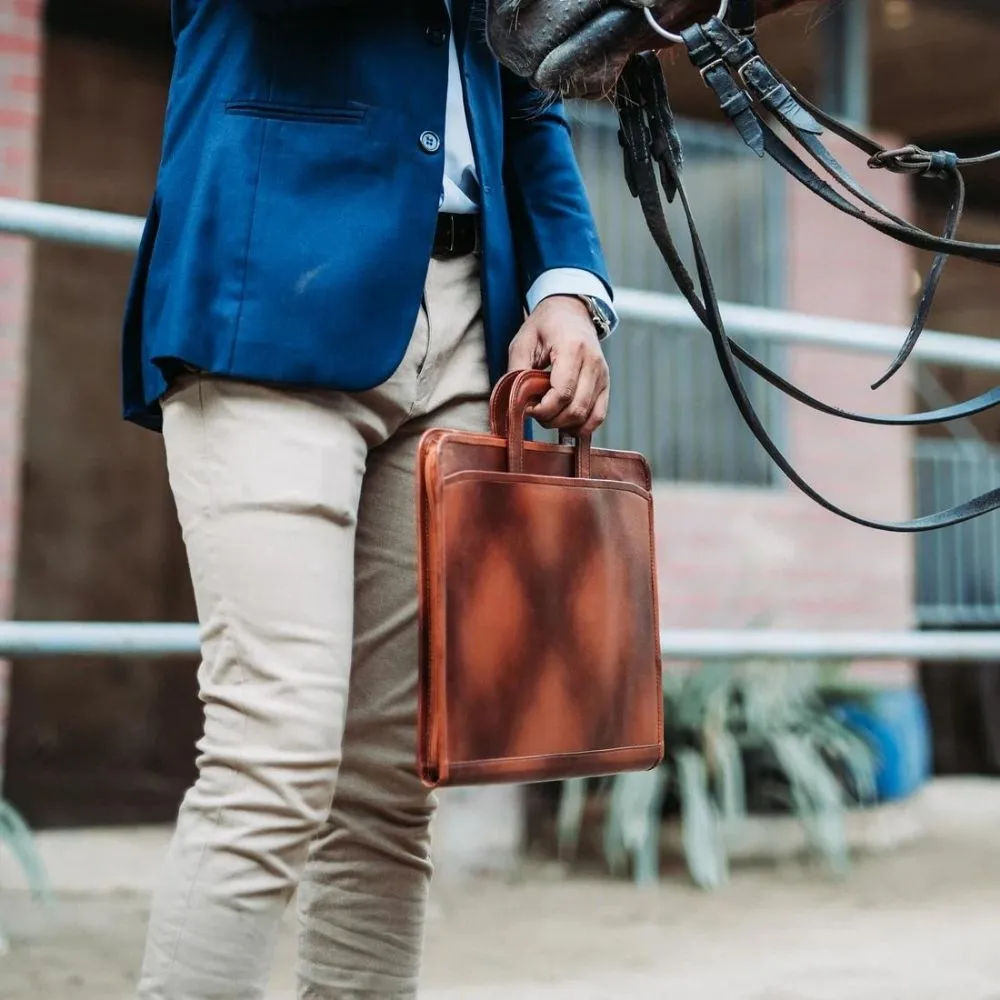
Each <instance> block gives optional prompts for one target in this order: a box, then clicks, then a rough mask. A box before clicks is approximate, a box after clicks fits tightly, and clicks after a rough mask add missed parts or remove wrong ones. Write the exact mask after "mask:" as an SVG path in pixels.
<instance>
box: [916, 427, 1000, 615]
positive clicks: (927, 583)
mask: <svg viewBox="0 0 1000 1000" xmlns="http://www.w3.org/2000/svg"><path fill="white" fill-rule="evenodd" d="M914 455H915V467H914V475H915V480H916V482H915V489H916V504H917V510H919V511H928V510H937V509H940V508H942V507H948V506H951V505H952V504H956V503H960V502H962V501H963V500H968V499H969V498H970V497H973V496H975V495H976V494H978V493H982V492H984V491H985V490H989V489H995V488H997V487H1000V447H998V446H996V445H991V444H987V443H984V442H979V441H952V440H937V439H921V440H918V441H917V442H916V444H915V450H914ZM916 561H917V567H916V568H917V582H916V589H917V594H916V602H917V619H918V622H919V624H920V625H921V626H922V627H942V626H948V627H959V626H966V627H969V626H979V627H981V626H995V625H998V624H1000V517H998V515H997V514H986V515H984V516H983V517H979V518H976V519H975V520H974V521H969V522H967V523H966V524H958V525H955V526H953V527H950V528H942V529H940V530H938V531H931V532H927V533H924V534H920V535H917V536H916Z"/></svg>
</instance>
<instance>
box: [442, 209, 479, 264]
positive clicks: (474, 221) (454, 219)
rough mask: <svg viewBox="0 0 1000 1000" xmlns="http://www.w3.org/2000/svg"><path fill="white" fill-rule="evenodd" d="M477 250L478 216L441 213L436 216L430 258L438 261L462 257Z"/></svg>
mask: <svg viewBox="0 0 1000 1000" xmlns="http://www.w3.org/2000/svg"><path fill="white" fill-rule="evenodd" d="M478 250H479V216H478V214H475V215H453V214H452V213H451V212H441V213H440V214H439V215H438V221H437V231H436V232H435V233H434V249H433V250H432V251H431V256H432V257H435V258H437V259H438V260H449V259H451V258H453V257H464V256H465V255H466V254H470V253H475V252H476V251H478Z"/></svg>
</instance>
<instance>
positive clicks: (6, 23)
mask: <svg viewBox="0 0 1000 1000" xmlns="http://www.w3.org/2000/svg"><path fill="white" fill-rule="evenodd" d="M41 11H42V4H41V2H40V0H13V2H12V3H9V4H8V9H7V14H6V15H5V17H4V19H3V21H2V26H3V28H4V29H5V30H3V32H2V33H0V59H2V60H3V72H0V150H2V153H0V162H2V164H3V172H2V174H0V193H2V194H3V196H5V197H15V198H32V197H33V196H34V183H35V179H34V170H33V162H34V151H35V143H36V134H37V131H38V112H37V108H38V91H39V79H40V73H41V67H40V51H41V34H42V31H41V17H42V14H41ZM11 14H12V15H13V16H12V17H11V16H10V15H11ZM31 280H32V278H31V248H30V246H29V244H28V243H27V242H26V241H25V240H23V239H16V238H2V239H0V620H2V619H3V618H5V617H7V616H8V615H9V614H10V610H11V607H10V604H11V598H12V593H13V574H14V569H15V556H16V538H17V527H18V512H19V502H18V484H19V481H20V463H21V441H20V434H21V415H22V406H23V395H24V388H25V387H24V384H23V382H24V349H25V337H26V326H27V316H28V311H29V302H30V296H31ZM6 688H7V670H6V666H5V665H4V664H3V663H0V764H2V748H3V745H4V729H5V726H6V719H7V690H6Z"/></svg>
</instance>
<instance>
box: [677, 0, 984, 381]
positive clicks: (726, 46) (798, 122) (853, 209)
mask: <svg viewBox="0 0 1000 1000" xmlns="http://www.w3.org/2000/svg"><path fill="white" fill-rule="evenodd" d="M682 37H684V39H685V43H686V44H687V47H688V52H689V55H690V56H691V59H692V61H693V62H694V64H695V65H696V66H698V67H699V68H700V69H702V72H703V75H705V73H704V67H705V66H706V65H710V64H711V62H712V61H713V60H714V61H715V62H717V63H722V64H724V65H725V66H727V67H728V69H729V71H730V80H731V81H732V82H733V83H734V84H735V82H736V81H737V80H738V81H740V83H742V85H743V88H744V89H745V92H746V93H747V94H748V95H749V96H750V97H752V98H753V99H755V100H756V101H757V102H758V103H759V104H760V105H761V106H763V107H764V108H765V109H766V110H767V111H769V112H770V113H772V114H773V115H774V116H775V117H776V118H777V119H778V120H779V121H780V122H781V124H782V125H783V126H784V127H785V129H786V130H787V132H788V133H789V135H791V136H792V138H793V139H794V140H795V141H796V142H797V143H798V144H799V145H801V146H802V147H803V148H804V149H805V150H806V151H807V152H808V153H809V154H810V155H811V156H812V157H813V158H814V159H815V160H816V161H817V162H818V163H819V164H820V165H821V166H822V167H823V169H824V170H825V171H826V172H827V173H828V174H829V175H830V176H831V177H832V178H833V179H834V181H836V182H837V183H838V184H840V185H841V186H842V187H843V188H844V189H845V190H847V191H848V192H849V193H850V194H852V195H853V196H854V197H856V198H857V199H858V200H859V201H861V202H862V203H863V204H865V205H866V206H868V207H869V208H871V209H873V210H874V211H875V213H876V214H877V215H879V216H881V217H882V218H881V219H878V218H875V217H873V216H871V215H869V214H868V213H866V212H865V211H863V210H862V209H859V208H858V207H857V206H855V205H853V204H852V203H851V202H849V201H847V200H846V199H845V198H843V197H842V196H841V194H840V193H839V192H838V191H836V190H835V189H834V188H832V187H830V185H829V184H828V183H827V182H825V181H823V179H822V178H820V177H819V176H818V175H817V174H816V172H815V171H814V170H812V169H811V168H810V167H809V166H808V165H806V164H805V163H804V162H803V161H802V160H801V159H799V157H798V156H796V154H795V153H794V152H793V151H792V149H791V148H790V147H789V146H788V145H787V144H786V143H785V142H784V140H783V139H781V137H780V136H779V135H778V134H777V133H776V132H775V131H774V130H773V129H772V128H771V127H770V125H769V124H767V122H765V121H764V120H763V119H761V118H760V117H759V116H758V115H757V113H756V111H754V112H753V114H754V116H755V118H757V124H758V127H759V129H760V131H761V133H762V136H763V141H762V143H757V142H755V143H753V144H749V143H748V145H750V148H751V149H753V150H754V151H755V152H757V153H758V155H762V154H761V152H760V147H761V145H763V151H764V153H765V154H767V155H769V156H770V157H771V158H772V159H773V160H774V161H775V162H776V163H778V164H779V166H781V167H782V168H783V169H785V170H786V171H787V172H788V173H789V174H791V175H792V176H793V177H794V178H795V179H796V180H798V181H799V182H800V183H802V184H804V185H805V186H806V187H808V188H809V189H810V190H812V191H813V192H814V193H815V194H817V195H819V196H820V197H821V198H823V199H824V200H825V201H826V202H827V203H828V204H830V205H832V206H833V207H834V208H836V209H838V210H839V211H841V212H845V213H846V214H848V215H851V216H852V217H854V218H856V219H858V220H860V221H862V222H864V223H865V224H866V225H869V226H871V227H872V228H874V229H876V230H878V231H879V232H882V233H884V234H886V235H888V236H891V237H892V238H894V239H896V240H898V241H900V242H902V243H905V244H908V245H910V246H914V247H917V248H919V249H923V250H929V251H933V252H935V253H936V254H937V256H936V257H935V260H934V262H933V264H932V266H931V268H930V270H929V271H928V274H927V277H926V279H925V280H924V284H923V290H922V292H921V295H920V300H919V303H918V306H917V310H916V313H915V315H914V318H913V322H912V323H911V325H910V329H909V332H908V333H907V336H906V339H905V340H904V342H903V344H902V346H901V347H900V350H899V353H898V354H897V356H896V358H895V359H894V360H893V362H892V364H891V365H890V366H889V368H888V370H887V371H886V372H885V374H883V375H882V376H881V377H880V378H879V379H878V380H876V381H875V382H874V383H873V384H872V388H873V389H877V388H878V387H879V386H881V385H883V384H884V383H885V382H887V381H888V380H889V378H891V377H892V376H893V375H894V374H895V373H896V372H897V371H899V370H900V368H901V367H902V366H903V364H904V363H905V361H906V360H907V358H908V357H909V356H910V354H911V353H912V351H913V348H914V346H915V345H916V343H917V340H918V339H919V337H920V334H921V333H922V332H923V330H924V328H925V327H926V324H927V320H928V318H929V316H930V311H931V308H932V306H933V303H934V297H935V295H936V293H937V289H938V285H939V284H940V280H941V276H942V273H943V271H944V267H945V264H946V263H947V260H948V257H949V256H952V255H956V256H962V257H967V258H969V259H972V260H980V261H983V262H988V263H1000V247H997V246H992V245H989V244H976V243H966V242H963V241H960V240H957V239H956V234H957V232H958V227H959V224H960V222H961V218H962V213H963V211H964V207H965V182H964V179H963V178H962V175H961V172H960V170H959V169H958V168H959V166H961V165H968V164H969V163H973V162H983V161H985V160H987V159H992V158H1000V151H998V152H997V153H996V154H990V155H988V156H986V157H980V158H977V159H975V160H961V159H959V157H957V156H956V155H955V154H954V153H948V152H937V153H928V152H926V151H924V150H920V149H919V148H918V147H915V146H907V147H904V148H903V149H898V150H889V149H886V148H885V147H884V146H881V145H880V144H879V143H876V142H875V141H874V140H872V139H870V138H868V137H867V136H864V135H862V134H861V133H859V132H857V131H855V130H854V129H851V128H849V127H848V126H846V125H843V124H842V123H840V122H837V121H836V119H833V118H831V117H830V116H829V115H827V114H826V113H825V112H823V111H822V110H821V109H820V108H818V107H816V106H815V105H814V104H812V103H811V102H809V101H806V100H805V99H804V98H802V95H800V94H799V93H798V92H797V91H796V90H795V88H794V87H793V86H792V85H791V84H790V83H789V82H788V81H787V80H786V79H785V78H784V77H782V76H781V74H780V73H778V72H777V70H775V69H774V68H773V67H772V66H770V65H769V64H768V63H767V62H766V61H765V60H764V59H763V57H762V56H761V54H760V52H759V51H758V49H757V47H756V45H755V44H754V42H753V41H752V40H751V39H750V38H748V37H745V36H743V35H740V34H739V33H737V32H735V31H734V30H732V28H730V27H729V26H728V25H726V24H724V23H723V22H722V21H720V20H719V19H718V18H712V19H711V20H709V21H707V22H706V23H705V24H704V25H696V26H694V27H692V28H689V29H688V30H687V31H685V32H682ZM706 82H708V80H707V78H706ZM727 99H728V100H732V98H731V97H729V98H727ZM831 123H832V124H833V125H834V126H835V128H831V131H835V132H836V134H838V135H840V136H841V137H842V138H844V139H845V140H846V141H848V142H849V143H851V144H852V145H853V146H855V147H856V148H858V149H860V150H861V151H862V152H864V153H866V154H867V155H868V157H869V165H870V166H871V167H873V168H874V169H888V170H892V171H893V172H896V173H908V174H917V175H920V176H924V177H930V178H934V179H943V180H944V181H946V182H947V183H948V185H949V187H950V189H951V190H950V199H949V200H950V207H949V211H948V217H947V220H946V223H945V229H944V233H943V235H942V236H940V237H936V236H934V235H933V234H930V233H927V232H926V231H925V230H923V229H921V228H920V227H918V226H915V225H913V224H912V223H910V222H908V221H907V220H906V219H902V218H900V217H899V216H898V215H896V214H895V213H893V212H892V211H890V210H889V209H888V208H886V207H885V206H884V205H882V204H881V203H880V202H879V201H878V200H877V199H875V198H873V197H872V196H871V195H870V194H868V192H867V191H865V189H864V188H863V187H862V185H860V184H859V183H858V182H857V181H856V180H855V179H854V178H853V177H852V176H851V175H850V173H849V172H848V171H847V170H846V169H845V168H844V167H843V166H842V165H841V164H840V163H839V162H838V161H837V159H836V157H834V156H833V155H832V154H831V153H830V151H829V150H828V149H827V148H826V146H825V145H824V144H823V142H822V141H821V140H820V138H819V136H820V135H822V132H823V125H827V126H830V124H831ZM742 134H743V131H742V130H741V135H742Z"/></svg>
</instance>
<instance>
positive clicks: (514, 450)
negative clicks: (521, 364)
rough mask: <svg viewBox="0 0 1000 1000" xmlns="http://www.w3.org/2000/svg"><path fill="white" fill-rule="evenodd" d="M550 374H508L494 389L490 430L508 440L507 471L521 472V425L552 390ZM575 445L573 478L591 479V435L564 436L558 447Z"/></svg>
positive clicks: (531, 370) (536, 371)
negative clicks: (529, 412)
mask: <svg viewBox="0 0 1000 1000" xmlns="http://www.w3.org/2000/svg"><path fill="white" fill-rule="evenodd" d="M551 385H552V383H551V381H550V380H549V373H548V372H546V371H540V370H539V369H537V368H527V369H524V370H522V371H513V372H507V373H506V374H505V375H504V376H503V377H502V378H501V379H500V381H499V382H497V384H496V385H495V386H494V388H493V393H492V395H491V396H490V430H491V432H492V433H493V434H494V435H495V436H496V437H502V438H506V440H507V471H508V472H523V471H524V421H525V418H526V416H527V413H526V410H527V409H528V407H529V406H530V405H531V404H532V403H537V402H538V401H539V400H540V399H541V398H542V397H543V396H544V395H545V394H546V393H547V392H548V391H549V389H550V388H551ZM567 439H569V440H571V441H575V449H574V450H575V467H576V468H575V474H576V476H577V478H579V479H589V478H590V435H589V434H586V435H581V436H579V437H573V436H572V435H567V434H565V433H563V432H560V434H559V440H560V443H563V444H565V443H567Z"/></svg>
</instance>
